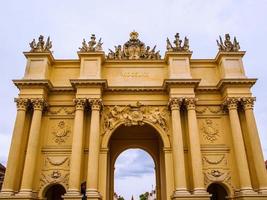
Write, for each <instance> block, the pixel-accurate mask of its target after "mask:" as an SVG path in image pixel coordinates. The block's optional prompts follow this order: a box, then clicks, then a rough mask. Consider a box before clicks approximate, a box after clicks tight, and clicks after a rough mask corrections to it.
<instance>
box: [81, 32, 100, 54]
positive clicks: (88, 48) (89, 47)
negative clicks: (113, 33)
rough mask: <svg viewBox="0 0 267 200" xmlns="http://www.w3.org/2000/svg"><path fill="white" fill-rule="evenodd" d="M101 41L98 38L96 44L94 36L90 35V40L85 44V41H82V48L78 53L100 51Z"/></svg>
mask: <svg viewBox="0 0 267 200" xmlns="http://www.w3.org/2000/svg"><path fill="white" fill-rule="evenodd" d="M102 44H103V42H102V39H101V38H100V39H99V40H98V42H96V37H95V34H92V35H91V40H90V41H89V42H88V43H87V42H86V40H85V39H83V42H82V47H80V48H79V49H80V52H94V51H102V50H103V49H102Z"/></svg>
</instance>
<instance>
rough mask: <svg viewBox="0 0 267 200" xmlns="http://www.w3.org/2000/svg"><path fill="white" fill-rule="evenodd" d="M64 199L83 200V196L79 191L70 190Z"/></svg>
mask: <svg viewBox="0 0 267 200" xmlns="http://www.w3.org/2000/svg"><path fill="white" fill-rule="evenodd" d="M63 198H64V199H68V200H78V199H79V200H81V199H82V195H81V193H80V191H79V190H75V189H69V190H68V191H67V193H66V194H64V195H63Z"/></svg>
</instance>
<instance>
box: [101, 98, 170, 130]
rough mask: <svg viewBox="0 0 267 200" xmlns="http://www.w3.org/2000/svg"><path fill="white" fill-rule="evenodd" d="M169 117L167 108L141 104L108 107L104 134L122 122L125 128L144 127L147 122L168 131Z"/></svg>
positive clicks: (105, 109)
mask: <svg viewBox="0 0 267 200" xmlns="http://www.w3.org/2000/svg"><path fill="white" fill-rule="evenodd" d="M168 115H169V113H168V110H167V108H166V107H156V106H144V105H142V104H141V103H139V102H137V103H136V105H127V106H106V107H105V108H104V115H103V119H104V133H106V132H107V131H110V130H113V129H114V128H115V127H116V125H117V124H118V123H121V122H123V124H124V125H125V126H134V125H144V124H145V121H146V120H147V121H149V122H151V123H153V124H156V125H159V126H160V127H161V128H162V129H163V130H165V131H168V125H167V124H168V120H167V117H168Z"/></svg>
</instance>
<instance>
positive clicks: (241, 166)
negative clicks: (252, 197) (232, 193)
mask: <svg viewBox="0 0 267 200" xmlns="http://www.w3.org/2000/svg"><path fill="white" fill-rule="evenodd" d="M238 102H239V99H238V98H227V99H226V101H225V102H224V104H225V105H226V106H227V108H228V110H229V117H230V124H231V131H232V142H233V146H234V153H235V159H236V166H237V173H238V175H239V183H240V190H241V193H247V192H251V191H252V187H251V180H250V174H249V168H248V162H247V156H246V151H245V146H244V140H243V135H242V130H241V125H240V121H239V116H238V112H237V106H238Z"/></svg>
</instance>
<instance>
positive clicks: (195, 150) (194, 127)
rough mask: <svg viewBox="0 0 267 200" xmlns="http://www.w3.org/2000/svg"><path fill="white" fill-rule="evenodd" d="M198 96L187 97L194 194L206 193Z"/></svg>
mask: <svg viewBox="0 0 267 200" xmlns="http://www.w3.org/2000/svg"><path fill="white" fill-rule="evenodd" d="M195 103H196V98H186V99H185V104H186V108H187V115H188V132H189V133H188V134H189V144H190V149H189V151H190V156H191V163H192V177H193V184H194V194H202V193H206V190H205V185H204V175H203V169H202V156H201V148H200V140H199V130H198V123H197V116H196V110H195Z"/></svg>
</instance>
